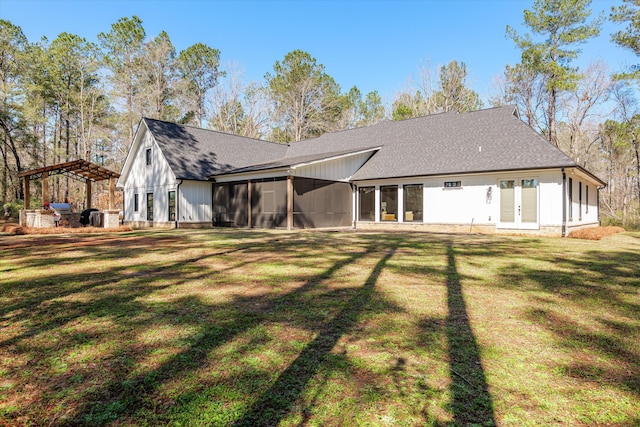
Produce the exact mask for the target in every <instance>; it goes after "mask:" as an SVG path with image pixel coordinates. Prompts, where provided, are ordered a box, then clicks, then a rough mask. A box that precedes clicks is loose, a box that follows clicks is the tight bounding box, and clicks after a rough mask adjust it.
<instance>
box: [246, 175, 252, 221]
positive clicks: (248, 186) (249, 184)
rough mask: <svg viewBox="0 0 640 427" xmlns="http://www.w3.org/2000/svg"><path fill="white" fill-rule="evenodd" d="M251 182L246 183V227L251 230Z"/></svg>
mask: <svg viewBox="0 0 640 427" xmlns="http://www.w3.org/2000/svg"><path fill="white" fill-rule="evenodd" d="M251 187H252V186H251V180H248V181H247V227H249V228H252V227H253V223H252V222H251V191H252V188H251Z"/></svg>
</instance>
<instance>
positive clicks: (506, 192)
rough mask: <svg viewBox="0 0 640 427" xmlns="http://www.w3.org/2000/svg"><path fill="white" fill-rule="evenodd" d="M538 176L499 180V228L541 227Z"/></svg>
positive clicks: (532, 228) (529, 228)
mask: <svg viewBox="0 0 640 427" xmlns="http://www.w3.org/2000/svg"><path fill="white" fill-rule="evenodd" d="M538 188H539V185H538V178H534V177H529V178H505V179H500V180H498V190H499V193H500V204H499V213H498V224H497V227H498V228H517V229H527V230H537V229H538V228H540V219H539V218H540V215H539V206H538V200H539V197H538Z"/></svg>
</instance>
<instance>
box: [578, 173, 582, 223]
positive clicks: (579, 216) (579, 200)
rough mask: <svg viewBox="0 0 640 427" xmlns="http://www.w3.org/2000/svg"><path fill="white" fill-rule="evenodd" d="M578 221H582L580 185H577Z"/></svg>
mask: <svg viewBox="0 0 640 427" xmlns="http://www.w3.org/2000/svg"><path fill="white" fill-rule="evenodd" d="M578 221H582V183H581V182H579V183H578Z"/></svg>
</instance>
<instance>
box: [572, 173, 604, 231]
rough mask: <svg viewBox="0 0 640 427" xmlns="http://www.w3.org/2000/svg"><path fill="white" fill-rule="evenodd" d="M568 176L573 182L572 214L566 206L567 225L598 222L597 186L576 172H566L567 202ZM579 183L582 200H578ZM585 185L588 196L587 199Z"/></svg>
mask: <svg viewBox="0 0 640 427" xmlns="http://www.w3.org/2000/svg"><path fill="white" fill-rule="evenodd" d="M569 178H571V182H572V184H573V195H572V196H573V197H572V199H573V200H572V203H571V205H572V211H573V212H572V215H571V216H570V212H569V208H568V207H567V226H569V227H571V226H580V225H586V224H594V223H597V222H598V207H597V200H598V195H597V192H598V187H597V185H596V184H594V183H593V182H592V181H590V180H587V179H586V178H585V177H584V176H582V175H579V174H576V173H570V172H569V173H567V195H566V197H567V203H569ZM580 184H582V200H580ZM587 186H588V187H589V198H588V200H587ZM587 202H588V204H587Z"/></svg>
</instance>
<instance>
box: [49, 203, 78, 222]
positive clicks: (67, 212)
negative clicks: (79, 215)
mask: <svg viewBox="0 0 640 427" xmlns="http://www.w3.org/2000/svg"><path fill="white" fill-rule="evenodd" d="M49 208H50V209H53V210H54V212H55V213H54V214H53V220H54V221H55V225H56V227H57V226H58V225H62V226H64V225H70V224H71V223H72V222H73V209H71V205H70V204H69V203H51V204H50V205H49Z"/></svg>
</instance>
